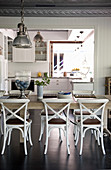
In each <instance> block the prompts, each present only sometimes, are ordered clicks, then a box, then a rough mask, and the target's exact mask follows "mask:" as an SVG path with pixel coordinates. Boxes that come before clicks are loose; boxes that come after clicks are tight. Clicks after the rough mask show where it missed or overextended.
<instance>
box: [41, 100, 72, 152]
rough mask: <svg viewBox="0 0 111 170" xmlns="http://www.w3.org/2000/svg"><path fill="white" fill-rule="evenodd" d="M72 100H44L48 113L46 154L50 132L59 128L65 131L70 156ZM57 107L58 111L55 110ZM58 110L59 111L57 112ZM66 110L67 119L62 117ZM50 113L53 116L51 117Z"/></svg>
mask: <svg viewBox="0 0 111 170" xmlns="http://www.w3.org/2000/svg"><path fill="white" fill-rule="evenodd" d="M70 101H71V100H70V99H43V100H42V102H43V103H44V107H45V113H46V143H45V151H44V154H46V153H47V149H48V137H49V136H50V132H51V130H52V129H54V128H59V129H61V130H63V132H64V134H65V136H66V143H67V151H68V154H70V150H69V140H68V127H69V121H68V118H69V108H70ZM54 106H55V108H56V109H53V107H54ZM57 109H58V110H57ZM65 110H66V117H65V116H63V115H62V113H63V111H65ZM49 111H51V112H52V113H53V114H52V116H51V115H50V116H49Z"/></svg>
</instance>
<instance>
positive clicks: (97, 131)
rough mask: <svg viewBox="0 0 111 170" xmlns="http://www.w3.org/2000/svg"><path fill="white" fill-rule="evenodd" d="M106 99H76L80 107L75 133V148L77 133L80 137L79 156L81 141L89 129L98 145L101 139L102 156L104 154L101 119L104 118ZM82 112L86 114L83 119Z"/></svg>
mask: <svg viewBox="0 0 111 170" xmlns="http://www.w3.org/2000/svg"><path fill="white" fill-rule="evenodd" d="M108 101H109V100H108V99H78V102H79V106H80V119H79V120H77V131H76V134H75V135H76V142H75V146H76V145H77V143H78V140H79V133H80V136H81V140H80V153H79V154H80V155H81V154H82V149H83V139H84V137H85V134H86V131H87V130H89V129H91V130H94V136H95V138H96V140H97V142H98V145H100V140H99V139H101V147H102V151H103V154H105V149H104V142H103V125H104V123H103V118H104V110H105V106H106V104H107V103H108ZM84 110H86V111H87V112H88V113H89V115H88V114H87V115H86V116H85V117H84V114H83V112H84Z"/></svg>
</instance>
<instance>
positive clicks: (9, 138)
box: [8, 129, 12, 145]
mask: <svg viewBox="0 0 111 170" xmlns="http://www.w3.org/2000/svg"><path fill="white" fill-rule="evenodd" d="M11 133H12V129H10V131H9V137H8V145H10V141H11Z"/></svg>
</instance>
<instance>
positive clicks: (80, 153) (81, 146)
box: [79, 129, 83, 155]
mask: <svg viewBox="0 0 111 170" xmlns="http://www.w3.org/2000/svg"><path fill="white" fill-rule="evenodd" d="M82 149H83V130H82V129H81V142H80V152H79V155H82Z"/></svg>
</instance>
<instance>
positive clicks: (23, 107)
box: [0, 99, 32, 155]
mask: <svg viewBox="0 0 111 170" xmlns="http://www.w3.org/2000/svg"><path fill="white" fill-rule="evenodd" d="M29 102H30V100H29V99H0V104H1V107H2V112H3V132H4V133H3V137H4V139H3V148H2V152H1V154H4V151H5V147H6V141H7V138H8V145H9V144H10V141H11V133H12V130H13V129H18V130H20V132H21V133H22V137H23V138H24V150H25V155H27V146H26V140H27V139H29V142H30V145H32V140H31V123H32V120H30V119H26V114H27V107H28V103H29ZM11 106H13V107H12V109H11ZM20 111H21V112H22V114H23V117H21V116H20V114H19V113H20ZM7 114H8V116H7Z"/></svg>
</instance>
